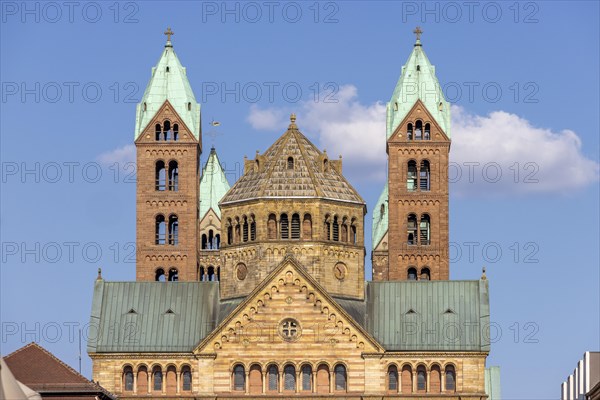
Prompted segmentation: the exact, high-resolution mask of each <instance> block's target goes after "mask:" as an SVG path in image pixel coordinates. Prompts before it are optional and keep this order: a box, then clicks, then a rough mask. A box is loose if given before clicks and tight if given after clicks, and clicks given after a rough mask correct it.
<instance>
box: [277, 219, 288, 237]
mask: <svg viewBox="0 0 600 400" xmlns="http://www.w3.org/2000/svg"><path fill="white" fill-rule="evenodd" d="M279 224H280V225H281V229H280V230H281V238H282V239H289V238H290V223H289V220H288V216H287V214H281V217H280V221H279Z"/></svg>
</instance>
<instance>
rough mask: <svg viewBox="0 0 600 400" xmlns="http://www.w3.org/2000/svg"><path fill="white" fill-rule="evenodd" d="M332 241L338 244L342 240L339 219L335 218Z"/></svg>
mask: <svg viewBox="0 0 600 400" xmlns="http://www.w3.org/2000/svg"><path fill="white" fill-rule="evenodd" d="M332 240H334V241H336V242H338V241H339V240H340V224H339V222H338V217H337V216H336V217H333V238H332Z"/></svg>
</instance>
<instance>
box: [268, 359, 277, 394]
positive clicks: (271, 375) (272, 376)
mask: <svg viewBox="0 0 600 400" xmlns="http://www.w3.org/2000/svg"><path fill="white" fill-rule="evenodd" d="M267 385H268V386H267V390H268V391H269V392H276V391H277V390H278V389H279V371H278V370H277V365H273V364H271V365H270V366H269V368H268V369H267Z"/></svg>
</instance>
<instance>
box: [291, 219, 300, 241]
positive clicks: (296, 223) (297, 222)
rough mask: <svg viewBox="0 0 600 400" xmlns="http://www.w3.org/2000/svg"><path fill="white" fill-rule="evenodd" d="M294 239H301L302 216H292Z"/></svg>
mask: <svg viewBox="0 0 600 400" xmlns="http://www.w3.org/2000/svg"><path fill="white" fill-rule="evenodd" d="M292 239H300V215H298V214H294V215H292Z"/></svg>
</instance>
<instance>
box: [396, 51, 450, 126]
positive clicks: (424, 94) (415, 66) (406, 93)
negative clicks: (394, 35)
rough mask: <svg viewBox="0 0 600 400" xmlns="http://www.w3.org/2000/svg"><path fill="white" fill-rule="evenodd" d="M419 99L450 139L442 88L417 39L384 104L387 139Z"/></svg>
mask: <svg viewBox="0 0 600 400" xmlns="http://www.w3.org/2000/svg"><path fill="white" fill-rule="evenodd" d="M418 99H420V100H421V101H422V102H423V103H424V104H425V107H427V111H429V113H430V114H431V115H432V116H433V118H435V120H436V122H437V123H438V125H439V126H440V127H441V128H442V129H443V130H444V133H446V135H447V136H448V137H450V104H449V103H448V102H447V101H446V100H445V99H444V94H443V92H442V88H441V86H440V83H439V82H438V79H437V77H436V76H435V67H434V66H433V65H431V63H430V62H429V59H428V58H427V55H425V52H424V51H423V47H422V46H421V41H420V40H417V43H415V46H414V48H413V51H412V53H411V54H410V57H408V61H407V62H406V64H404V66H403V67H402V73H401V75H400V79H399V80H398V83H397V84H396V88H395V89H394V94H392V99H391V100H390V102H389V103H388V104H387V120H386V123H387V137H388V138H389V137H390V136H391V135H392V134H393V133H394V131H395V130H396V128H397V127H398V125H399V124H400V123H401V122H402V120H403V119H404V118H405V117H406V115H407V114H408V112H409V111H410V110H411V108H412V107H413V106H414V104H415V102H416V101H417V100H418Z"/></svg>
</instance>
